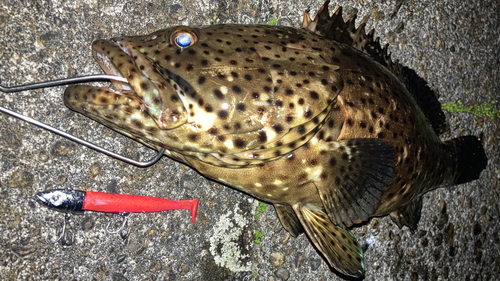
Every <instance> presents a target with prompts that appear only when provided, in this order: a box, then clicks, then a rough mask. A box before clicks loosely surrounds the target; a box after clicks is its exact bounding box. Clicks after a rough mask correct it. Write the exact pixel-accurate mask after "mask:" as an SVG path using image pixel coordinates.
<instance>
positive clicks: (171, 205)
mask: <svg viewBox="0 0 500 281" xmlns="http://www.w3.org/2000/svg"><path fill="white" fill-rule="evenodd" d="M36 199H37V200H38V201H39V202H40V203H42V204H43V205H45V206H47V207H49V208H51V209H57V210H60V211H67V212H79V211H94V212H105V213H113V214H123V213H149V212H162V211H168V210H174V209H176V210H177V209H187V210H190V211H191V216H192V220H193V223H194V222H195V221H196V212H197V210H198V199H194V200H180V201H175V200H169V199H165V198H158V197H151V196H140V195H128V194H116V193H106V192H96V191H82V190H73V189H53V190H48V191H43V192H39V193H37V194H36Z"/></svg>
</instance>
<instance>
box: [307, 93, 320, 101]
mask: <svg viewBox="0 0 500 281" xmlns="http://www.w3.org/2000/svg"><path fill="white" fill-rule="evenodd" d="M309 94H310V95H311V98H313V99H315V100H317V99H319V95H318V93H316V92H315V91H311V92H310V93H309Z"/></svg>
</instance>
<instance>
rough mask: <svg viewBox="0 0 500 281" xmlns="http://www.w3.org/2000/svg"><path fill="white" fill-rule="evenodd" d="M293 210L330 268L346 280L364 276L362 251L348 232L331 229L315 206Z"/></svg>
mask: <svg viewBox="0 0 500 281" xmlns="http://www.w3.org/2000/svg"><path fill="white" fill-rule="evenodd" d="M293 209H294V210H295V213H296V214H297V217H298V218H299V220H300V222H301V223H302V226H303V227H304V229H305V231H306V233H307V235H308V236H309V238H310V239H311V241H312V242H313V244H314V245H315V246H316V248H317V249H318V250H319V251H320V252H321V253H322V254H323V256H324V257H325V258H326V260H327V261H328V263H329V264H330V266H331V267H333V268H335V269H336V270H338V271H339V272H340V273H342V274H345V275H349V276H354V277H361V276H363V275H364V273H365V265H364V259H363V251H362V250H361V247H360V246H359V244H358V242H357V241H356V238H355V237H354V236H353V235H352V234H351V233H350V232H349V231H347V230H345V229H344V228H342V227H340V226H336V225H334V224H333V223H332V222H331V221H330V219H329V218H328V216H327V215H326V214H325V213H324V212H323V210H322V209H321V208H320V207H319V206H317V205H313V204H309V203H306V204H302V203H297V204H295V205H294V206H293Z"/></svg>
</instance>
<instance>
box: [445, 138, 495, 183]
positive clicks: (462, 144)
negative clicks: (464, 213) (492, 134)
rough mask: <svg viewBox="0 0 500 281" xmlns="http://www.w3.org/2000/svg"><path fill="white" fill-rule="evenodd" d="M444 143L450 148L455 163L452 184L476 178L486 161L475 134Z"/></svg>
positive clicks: (484, 166)
mask: <svg viewBox="0 0 500 281" xmlns="http://www.w3.org/2000/svg"><path fill="white" fill-rule="evenodd" d="M445 143H446V144H447V145H448V147H449V148H450V149H451V151H452V155H453V156H452V157H453V162H454V163H455V169H454V171H455V174H454V181H453V184H454V185H456V184H462V183H466V182H470V181H473V180H476V179H478V178H479V174H481V171H482V170H484V168H486V164H487V162H488V158H487V157H486V154H485V152H484V148H483V145H482V144H481V142H480V141H479V139H478V138H477V137H475V136H463V137H458V138H455V139H451V140H449V141H447V142H445Z"/></svg>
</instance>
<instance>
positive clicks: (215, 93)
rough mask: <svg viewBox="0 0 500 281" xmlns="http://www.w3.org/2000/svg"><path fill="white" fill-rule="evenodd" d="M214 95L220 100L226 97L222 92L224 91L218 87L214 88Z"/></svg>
mask: <svg viewBox="0 0 500 281" xmlns="http://www.w3.org/2000/svg"><path fill="white" fill-rule="evenodd" d="M214 95H215V96H216V97H217V98H218V99H220V100H222V99H224V94H222V92H221V91H220V90H218V89H215V90H214Z"/></svg>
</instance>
